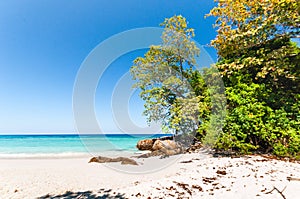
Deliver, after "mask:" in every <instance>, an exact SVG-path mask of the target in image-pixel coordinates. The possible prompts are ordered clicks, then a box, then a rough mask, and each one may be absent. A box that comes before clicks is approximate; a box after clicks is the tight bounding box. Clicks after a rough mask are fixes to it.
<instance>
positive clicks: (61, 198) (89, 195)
mask: <svg viewBox="0 0 300 199" xmlns="http://www.w3.org/2000/svg"><path fill="white" fill-rule="evenodd" d="M74 198H78V199H125V196H124V194H121V193H117V192H112V190H111V189H107V190H105V189H100V190H99V191H98V192H93V191H78V192H72V191H67V192H66V193H64V194H59V195H55V194H52V195H50V194H47V195H44V196H41V197H38V199H74Z"/></svg>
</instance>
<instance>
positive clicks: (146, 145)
mask: <svg viewBox="0 0 300 199" xmlns="http://www.w3.org/2000/svg"><path fill="white" fill-rule="evenodd" d="M157 140H161V141H164V140H173V136H164V137H160V138H152V139H145V140H140V141H138V143H137V145H136V147H137V148H138V149H139V150H141V151H144V150H149V151H153V150H152V147H153V145H154V143H155V142H156V141H157Z"/></svg>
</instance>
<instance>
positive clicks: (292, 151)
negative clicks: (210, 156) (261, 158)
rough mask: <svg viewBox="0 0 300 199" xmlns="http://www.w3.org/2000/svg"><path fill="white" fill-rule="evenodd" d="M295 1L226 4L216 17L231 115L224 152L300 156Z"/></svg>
mask: <svg viewBox="0 0 300 199" xmlns="http://www.w3.org/2000/svg"><path fill="white" fill-rule="evenodd" d="M299 8H300V7H299V3H298V1H296V0H252V1H249V0H239V1H233V0H222V1H218V6H217V7H215V8H213V9H212V10H211V12H210V14H209V15H211V16H215V17H217V20H216V27H217V28H218V29H217V32H218V35H217V37H216V39H215V40H213V41H212V45H213V46H214V47H215V48H216V49H217V51H218V55H219V60H218V63H217V67H218V69H219V70H220V71H221V73H222V75H223V80H224V83H225V87H226V94H227V100H228V105H227V109H228V114H227V118H226V125H225V126H224V128H223V132H224V133H223V134H222V136H221V137H220V139H219V144H218V147H219V148H233V149H237V150H241V151H243V152H249V151H251V150H256V149H258V150H261V151H263V152H273V153H275V154H276V155H280V156H286V155H290V156H299V157H300V152H299V151H300V133H299V132H300V103H299V99H300V66H299V63H300V62H299V61H300V55H299V52H300V49H299V47H297V46H296V45H295V44H293V43H292V42H291V38H297V37H299V34H300V16H299V15H300V14H299V12H300V9H299Z"/></svg>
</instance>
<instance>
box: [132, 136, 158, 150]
mask: <svg viewBox="0 0 300 199" xmlns="http://www.w3.org/2000/svg"><path fill="white" fill-rule="evenodd" d="M153 144H154V141H153V139H147V140H140V141H138V143H137V145H136V147H137V148H138V149H139V150H141V151H143V150H152V146H153Z"/></svg>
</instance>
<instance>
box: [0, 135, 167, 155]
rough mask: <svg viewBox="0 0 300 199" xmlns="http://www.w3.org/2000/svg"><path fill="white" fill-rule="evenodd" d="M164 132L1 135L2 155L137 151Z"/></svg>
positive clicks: (0, 151)
mask: <svg viewBox="0 0 300 199" xmlns="http://www.w3.org/2000/svg"><path fill="white" fill-rule="evenodd" d="M161 136H166V134H163V135H159V134H158V135H126V134H109V135H103V134H102V135H0V158H22V157H24V158H30V157H74V156H84V155H88V154H92V155H101V154H104V153H107V154H113V155H118V154H121V153H124V152H126V153H135V152H137V151H138V150H137V149H136V147H135V146H136V143H137V142H138V141H139V140H141V139H145V138H150V137H152V138H153V137H161Z"/></svg>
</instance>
